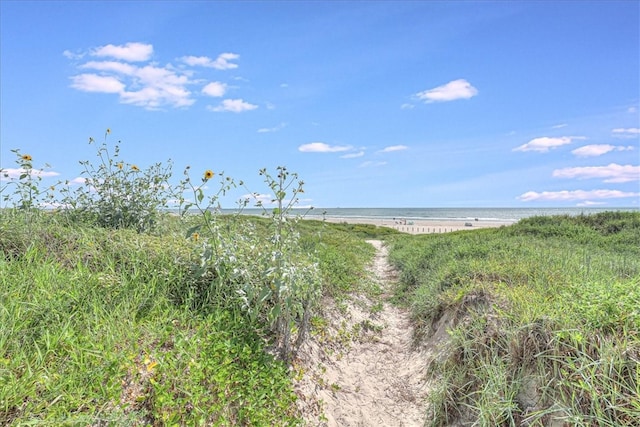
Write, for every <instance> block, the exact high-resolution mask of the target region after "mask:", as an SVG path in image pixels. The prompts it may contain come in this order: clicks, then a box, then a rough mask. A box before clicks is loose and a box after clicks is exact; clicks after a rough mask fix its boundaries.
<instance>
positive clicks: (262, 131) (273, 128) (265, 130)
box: [258, 123, 287, 133]
mask: <svg viewBox="0 0 640 427" xmlns="http://www.w3.org/2000/svg"><path fill="white" fill-rule="evenodd" d="M286 126H287V124H286V123H280V124H279V125H278V126H274V127H272V128H260V129H258V133H269V132H278V131H279V130H282V129H284V128H285V127H286Z"/></svg>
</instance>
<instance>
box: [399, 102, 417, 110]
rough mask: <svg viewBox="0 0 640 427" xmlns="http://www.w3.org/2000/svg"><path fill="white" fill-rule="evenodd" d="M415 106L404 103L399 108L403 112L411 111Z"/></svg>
mask: <svg viewBox="0 0 640 427" xmlns="http://www.w3.org/2000/svg"><path fill="white" fill-rule="evenodd" d="M415 107H416V106H415V105H413V104H409V103H404V104H402V105H401V106H400V108H401V109H403V110H412V109H414V108H415Z"/></svg>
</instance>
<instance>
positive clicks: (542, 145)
mask: <svg viewBox="0 0 640 427" xmlns="http://www.w3.org/2000/svg"><path fill="white" fill-rule="evenodd" d="M574 139H586V138H585V137H582V136H560V137H548V136H543V137H540V138H534V139H532V140H531V141H529V142H527V143H526V144H522V145H521V146H519V147H516V148H514V149H513V151H537V152H539V153H546V152H547V151H549V150H553V149H555V148H558V147H560V146H562V145H567V144H571V142H573V140H574Z"/></svg>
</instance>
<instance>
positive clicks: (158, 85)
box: [71, 61, 195, 110]
mask: <svg viewBox="0 0 640 427" xmlns="http://www.w3.org/2000/svg"><path fill="white" fill-rule="evenodd" d="M80 68H82V69H92V70H98V71H100V72H102V74H93V73H86V74H80V75H77V76H72V77H71V80H72V84H71V87H73V88H74V89H77V90H80V91H83V92H100V93H117V94H119V95H120V102H122V103H123V104H133V105H137V106H140V107H144V108H146V109H151V110H154V109H159V108H161V107H163V106H171V107H175V108H179V107H188V106H190V105H192V104H193V103H194V102H195V100H194V99H193V98H191V92H190V91H189V90H188V89H187V86H188V85H190V84H193V83H194V82H193V81H191V80H190V79H189V77H188V75H187V73H184V72H180V71H177V70H175V69H173V67H171V66H170V65H167V66H165V67H158V66H155V65H145V66H142V67H140V66H137V65H132V64H128V63H124V62H118V61H89V62H87V63H85V64H82V65H81V66H80ZM109 74H111V75H109Z"/></svg>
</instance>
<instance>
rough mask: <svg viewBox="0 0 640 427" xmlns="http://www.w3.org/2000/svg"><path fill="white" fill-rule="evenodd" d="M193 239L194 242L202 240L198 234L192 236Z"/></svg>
mask: <svg viewBox="0 0 640 427" xmlns="http://www.w3.org/2000/svg"><path fill="white" fill-rule="evenodd" d="M191 238H192V239H193V241H194V242H197V241H198V239H199V238H200V235H199V234H198V233H193V234H192V235H191Z"/></svg>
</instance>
